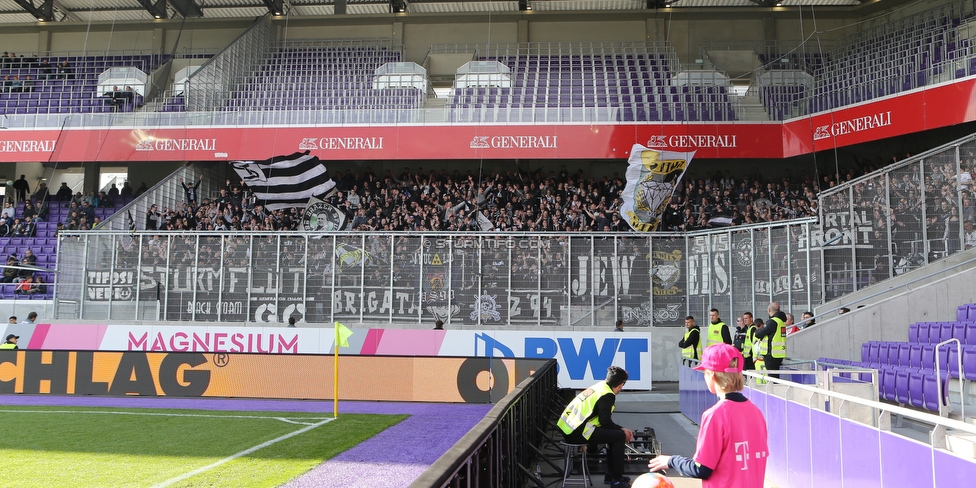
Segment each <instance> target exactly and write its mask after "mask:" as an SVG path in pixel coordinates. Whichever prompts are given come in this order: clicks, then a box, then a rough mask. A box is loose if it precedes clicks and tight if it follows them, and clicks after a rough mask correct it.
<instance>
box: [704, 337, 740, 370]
mask: <svg viewBox="0 0 976 488" xmlns="http://www.w3.org/2000/svg"><path fill="white" fill-rule="evenodd" d="M732 361H735V365H734V366H730V365H731V364H732ZM743 363H745V359H743V358H742V353H741V352H739V350H738V349H736V348H734V347H732V346H731V345H729V344H725V343H722V344H714V345H711V346H708V347H706V348H705V350H704V351H703V352H702V359H701V363H700V364H699V365H698V366H695V369H697V370H699V371H704V370H706V369H707V370H709V371H716V372H719V373H741V372H742V366H743Z"/></svg>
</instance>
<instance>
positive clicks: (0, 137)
mask: <svg viewBox="0 0 976 488" xmlns="http://www.w3.org/2000/svg"><path fill="white" fill-rule="evenodd" d="M974 90H976V80H973V79H970V80H963V81H960V82H956V83H950V84H945V85H938V86H934V87H929V88H925V89H919V90H916V91H912V92H908V93H905V94H902V95H900V96H897V97H891V98H885V99H880V100H876V101H872V102H869V103H863V104H859V105H854V106H850V107H847V108H843V109H839V110H835V111H833V112H826V113H821V114H817V115H813V116H810V117H802V118H797V119H792V120H789V121H786V122H782V123H781V122H770V123H749V122H716V123H655V124H639V125H638V124H627V125H586V124H581V125H491V126H477V125H452V126H416V125H403V126H386V127H382V126H376V127H279V128H268V127H252V128H247V127H243V128H242V127H233V128H231V127H185V128H152V127H141V128H132V127H129V128H125V129H112V128H103V129H66V130H64V131H60V130H56V129H52V130H43V129H39V130H15V129H11V130H5V131H0V162H38V161H40V162H46V161H65V162H85V161H95V160H98V161H187V160H190V161H225V160H239V159H249V160H256V159H266V158H269V157H272V156H275V155H278V154H288V153H292V152H295V151H305V150H308V151H312V152H313V153H314V154H315V155H317V156H318V157H320V158H321V159H324V160H347V159H359V160H392V159H397V160H410V159H428V160H429V159H444V160H449V159H478V158H498V159H514V158H535V159H626V158H627V157H628V156H629V152H630V148H631V146H632V145H633V144H635V143H637V144H643V145H645V146H647V147H650V148H653V149H668V150H673V151H691V150H695V151H697V152H696V155H695V157H696V158H699V159H700V158H706V159H707V158H773V159H781V158H788V157H793V156H798V155H802V154H808V153H811V152H814V151H822V150H825V149H831V148H834V147H841V146H848V145H852V144H859V143H862V142H868V141H874V140H881V139H887V138H890V137H894V136H900V135H905V134H911V133H915V132H920V131H924V130H929V129H935V128H939V127H948V126H952V125H956V124H961V123H964V122H970V121H973V120H976V110H971V109H970V108H969V107H970V106H972V105H973V104H974V103H976V102H974V101H973V98H974V97H973V92H974ZM431 141H436V142H435V143H431Z"/></svg>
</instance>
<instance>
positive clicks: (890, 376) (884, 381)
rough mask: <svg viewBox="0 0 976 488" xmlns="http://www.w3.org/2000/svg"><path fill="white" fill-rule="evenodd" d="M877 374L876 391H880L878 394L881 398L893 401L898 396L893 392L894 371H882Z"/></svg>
mask: <svg viewBox="0 0 976 488" xmlns="http://www.w3.org/2000/svg"><path fill="white" fill-rule="evenodd" d="M878 373H879V374H878V378H879V383H878V389H879V390H880V391H879V392H878V393H879V394H880V396H881V398H883V399H885V400H889V401H894V400H895V399H896V398H898V395H897V393H896V392H895V370H893V369H883V370H881V371H879V372H878Z"/></svg>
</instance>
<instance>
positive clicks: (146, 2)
mask: <svg viewBox="0 0 976 488" xmlns="http://www.w3.org/2000/svg"><path fill="white" fill-rule="evenodd" d="M139 4H140V5H142V7H143V8H145V9H146V12H149V15H152V16H153V17H155V18H157V19H165V18H166V0H139Z"/></svg>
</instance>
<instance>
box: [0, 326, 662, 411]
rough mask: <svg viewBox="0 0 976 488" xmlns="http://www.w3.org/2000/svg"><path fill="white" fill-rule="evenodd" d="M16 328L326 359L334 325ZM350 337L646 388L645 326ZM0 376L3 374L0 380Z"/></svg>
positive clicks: (71, 339) (48, 339) (46, 340)
mask: <svg viewBox="0 0 976 488" xmlns="http://www.w3.org/2000/svg"><path fill="white" fill-rule="evenodd" d="M611 325H612V324H607V326H608V327H607V329H612V326H611ZM12 327H16V329H13V328H12ZM431 327H433V324H431ZM447 327H448V328H450V324H448V325H447ZM14 330H15V331H16V333H17V334H18V335H20V336H21V340H20V344H21V345H22V346H23V347H25V348H26V349H28V350H36V349H45V350H78V349H90V350H97V351H138V352H158V353H174V352H175V353H200V354H204V355H211V354H214V353H216V354H239V353H261V354H270V355H297V356H302V355H306V354H325V355H328V354H330V353H332V351H333V350H334V341H335V334H334V330H333V329H332V328H331V327H328V328H310V327H298V328H288V327H227V326H212V327H205V326H193V325H186V326H182V325H181V326H139V325H131V326H130V325H108V326H106V325H95V324H55V325H52V324H38V325H34V326H27V325H20V324H18V325H16V326H8V328H7V331H14ZM7 331H4V333H5V334H6V333H8V332H7ZM353 332H354V334H353V336H352V337H350V338H349V345H350V346H351V347H349V348H342V349H341V350H340V354H342V355H343V357H345V355H346V354H354V355H355V354H358V355H361V356H451V357H459V356H460V357H469V356H476V357H494V358H512V359H517V358H530V359H556V360H557V361H558V362H559V384H560V386H563V387H568V388H585V387H587V386H590V385H592V384H593V383H595V382H596V381H600V380H602V379H604V377H605V376H606V371H607V368H608V367H609V366H611V365H617V366H621V367H624V368H625V369H627V371H628V372H629V373H630V379H629V380H628V381H627V388H628V389H650V388H651V364H652V363H651V344H652V334H651V331H650V329H646V330H644V331H641V332H623V333H621V332H570V331H552V332H549V331H495V330H446V331H440V330H438V331H435V330H427V329H424V330H416V329H359V328H354V329H353ZM24 345H26V346H24ZM2 369H3V366H2V365H0V370H2ZM3 379H4V377H3V376H2V375H0V380H3ZM340 396H341V394H340Z"/></svg>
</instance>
